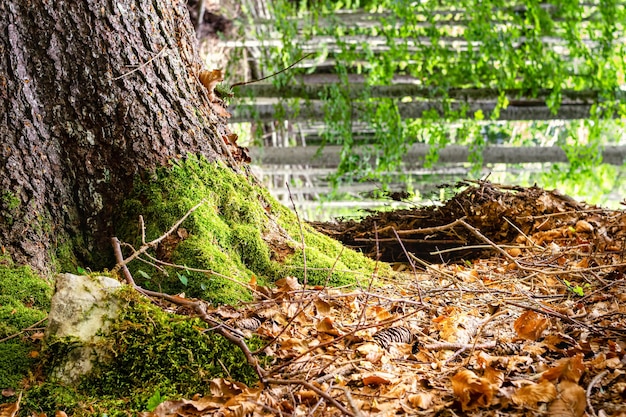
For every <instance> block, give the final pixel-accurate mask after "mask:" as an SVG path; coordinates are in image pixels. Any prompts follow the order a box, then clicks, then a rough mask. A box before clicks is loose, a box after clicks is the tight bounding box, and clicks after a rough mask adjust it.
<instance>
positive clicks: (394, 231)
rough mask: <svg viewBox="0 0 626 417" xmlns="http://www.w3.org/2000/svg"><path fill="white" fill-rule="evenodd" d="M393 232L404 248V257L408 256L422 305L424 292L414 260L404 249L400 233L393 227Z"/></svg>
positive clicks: (403, 248)
mask: <svg viewBox="0 0 626 417" xmlns="http://www.w3.org/2000/svg"><path fill="white" fill-rule="evenodd" d="M391 230H393V234H394V235H396V239H398V242H399V243H400V247H401V248H402V251H403V252H404V256H406V259H407V260H408V261H409V265H411V268H412V269H413V276H414V277H415V285H416V286H417V296H418V297H419V300H420V303H421V302H423V300H422V291H421V290H420V285H419V283H418V282H417V270H416V269H415V263H413V260H412V259H411V257H410V256H409V253H408V252H407V250H406V248H405V247H404V243H402V239H400V236H398V232H396V229H395V228H393V227H392V228H391Z"/></svg>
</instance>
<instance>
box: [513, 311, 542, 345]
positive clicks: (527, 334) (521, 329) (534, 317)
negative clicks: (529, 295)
mask: <svg viewBox="0 0 626 417" xmlns="http://www.w3.org/2000/svg"><path fill="white" fill-rule="evenodd" d="M548 323H549V322H548V319H547V318H545V317H544V316H543V315H541V314H538V313H536V312H534V311H532V310H526V311H525V312H524V313H522V315H521V316H519V317H518V319H517V320H515V323H514V324H513V328H514V329H515V332H517V335H518V336H519V337H520V338H522V339H526V340H537V339H539V338H540V337H541V334H542V333H543V331H544V330H545V329H546V328H547V327H548Z"/></svg>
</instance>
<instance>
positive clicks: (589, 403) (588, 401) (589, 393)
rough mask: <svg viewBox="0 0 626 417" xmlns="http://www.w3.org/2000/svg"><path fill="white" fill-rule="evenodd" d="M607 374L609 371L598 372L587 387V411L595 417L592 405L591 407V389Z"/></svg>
mask: <svg viewBox="0 0 626 417" xmlns="http://www.w3.org/2000/svg"><path fill="white" fill-rule="evenodd" d="M608 373H609V371H602V372H600V373H599V374H598V375H596V376H595V377H593V379H592V380H591V382H590V383H589V385H588V386H587V393H586V394H587V395H586V397H587V407H589V410H590V411H591V415H592V416H594V417H596V416H597V414H596V410H594V409H593V405H591V390H593V387H594V386H595V385H596V384H597V383H598V382H600V380H601V379H602V378H604V377H605V375H607V374H608Z"/></svg>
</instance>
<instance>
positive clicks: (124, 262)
mask: <svg viewBox="0 0 626 417" xmlns="http://www.w3.org/2000/svg"><path fill="white" fill-rule="evenodd" d="M205 202H206V200H205V199H202V200H201V201H200V202H199V203H198V204H196V205H195V206H193V207H192V208H190V209H189V211H188V212H187V213H185V215H184V216H183V217H181V218H180V220H178V221H177V222H176V223H175V224H174V226H172V228H171V229H170V230H168V231H167V232H165V234H163V235H162V236H160V237H158V238H156V239H154V240H153V241H150V242H148V243H146V244H145V245H143V246H142V247H140V248H139V249H138V250H137V251H136V252H135V253H133V254H132V255H130V256H129V257H128V258H126V259H123V257H121V258H122V260H121V261H120V260H119V259H116V260H117V265H115V267H114V268H113V269H112V270H111V271H112V272H113V273H116V272H117V271H118V270H119V269H120V268H122V267H124V266H125V265H127V264H128V263H129V262H130V261H132V260H133V259H136V258H137V257H138V256H140V255H141V254H143V253H145V252H146V251H147V250H148V249H150V248H153V247H155V246H156V245H158V244H159V243H160V242H161V241H162V240H163V239H165V238H166V237H168V236H169V235H171V234H172V233H174V232H175V231H176V229H178V227H179V226H180V225H181V224H182V223H183V222H184V221H185V220H186V219H187V217H189V216H190V215H191V213H193V212H194V211H196V210H197V209H198V207H200V206H201V205H203V204H204V203H205ZM113 239H116V240H117V238H113ZM117 246H118V247H119V240H118V241H117ZM113 247H114V248H115V244H113ZM120 255H121V249H120ZM116 258H117V256H116ZM124 275H126V273H124ZM126 279H127V280H128V276H127V275H126ZM130 279H131V280H132V276H131V277H130Z"/></svg>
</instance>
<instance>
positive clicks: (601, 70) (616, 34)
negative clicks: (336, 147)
mask: <svg viewBox="0 0 626 417" xmlns="http://www.w3.org/2000/svg"><path fill="white" fill-rule="evenodd" d="M294 4H296V3H293V2H288V1H286V0H279V1H275V2H272V6H273V14H274V16H275V21H274V22H273V24H274V25H275V28H276V32H275V33H274V35H275V36H277V37H279V40H280V45H281V46H279V47H273V49H272V50H271V51H270V54H269V56H270V57H271V58H272V60H271V61H270V62H269V64H270V65H269V67H270V71H271V70H275V69H277V68H280V67H284V66H286V65H287V64H288V63H289V62H293V61H294V60H295V59H297V57H299V56H302V54H303V53H306V52H309V51H313V52H317V53H318V56H317V63H318V64H319V63H322V62H327V63H332V65H333V68H332V69H331V71H332V72H333V73H334V74H336V75H337V76H338V81H337V82H336V83H334V84H331V85H329V86H326V87H325V88H324V90H323V93H320V96H319V97H313V98H312V97H307V98H306V99H307V100H309V101H316V100H318V99H321V100H323V102H324V105H323V109H324V114H325V118H324V122H325V125H326V131H325V132H323V137H324V138H325V143H333V144H341V145H343V152H342V163H341V164H340V166H339V170H338V172H337V174H336V175H335V176H334V182H335V183H338V182H340V181H342V178H343V179H346V178H347V179H354V178H362V179H370V178H375V177H377V176H380V174H381V173H384V172H387V171H389V170H393V169H394V168H397V167H398V166H400V164H401V158H402V155H403V154H404V153H405V151H406V149H407V148H408V147H409V146H410V145H411V144H413V143H415V142H424V143H428V144H430V145H431V149H433V153H432V155H431V157H430V158H429V161H430V162H434V161H435V160H436V150H437V149H440V148H442V147H443V146H445V145H446V144H448V143H459V144H470V145H471V147H472V149H473V152H472V154H471V155H472V156H471V157H470V159H471V162H472V163H473V164H474V166H475V167H480V166H481V165H482V161H481V159H480V155H481V154H482V150H483V148H484V147H485V146H486V145H487V144H488V143H489V140H488V137H487V135H486V133H485V132H487V131H488V130H489V129H490V128H489V127H485V126H489V125H490V123H491V124H493V123H494V121H496V120H498V119H499V118H500V117H501V115H503V114H504V113H503V112H505V111H507V109H508V108H509V107H511V106H514V107H519V106H522V105H524V106H526V105H529V104H533V105H534V106H545V107H546V108H547V109H549V111H550V112H551V114H552V115H558V117H560V118H564V119H567V118H572V119H573V118H580V117H586V118H587V119H588V120H589V123H587V124H586V125H585V129H576V128H569V129H565V132H566V134H567V135H568V137H569V139H570V140H569V142H570V143H569V144H568V146H570V147H571V148H570V149H569V151H568V155H570V156H571V158H572V159H571V160H570V161H577V162H576V163H573V164H572V165H571V168H572V169H574V170H576V169H580V168H582V167H583V166H591V165H592V164H593V165H597V163H598V162H599V161H598V160H597V157H596V155H598V152H597V150H598V146H600V145H601V142H602V141H601V136H602V131H601V129H602V128H603V127H606V126H607V123H604V122H603V121H604V120H610V119H611V118H615V117H623V116H624V115H626V104H624V100H623V97H624V92H623V90H622V86H623V85H625V84H626V81H625V73H626V63H625V56H626V51H625V43H626V42H625V38H624V35H623V34H624V33H625V30H624V29H625V28H624V22H626V12H625V10H626V7H625V5H624V2H623V1H619V0H600V1H592V2H574V1H569V0H557V1H554V2H551V3H550V4H548V3H539V2H532V1H522V2H519V1H518V2H512V1H505V0H487V1H479V0H459V1H454V2H451V1H423V2H414V1H408V0H362V1H359V0H344V1H330V0H325V1H324V0H322V1H319V2H317V1H316V2H313V1H310V2H307V1H304V2H300V3H298V5H297V6H294ZM302 71H308V72H314V71H316V67H315V66H312V67H310V68H308V69H304V70H302ZM296 74H297V72H296V71H289V72H288V73H285V74H284V76H283V77H277V79H274V80H273V81H272V82H273V84H274V85H275V86H276V87H281V88H283V90H284V91H288V87H289V86H297V83H298V78H296V77H295V76H296ZM354 74H357V75H360V76H362V77H363V80H364V83H363V84H361V85H360V87H359V88H358V89H356V88H355V86H354V84H351V83H350V82H349V77H350V76H351V75H354ZM281 75H283V74H281ZM398 76H404V77H409V79H410V80H411V82H412V83H413V85H414V87H416V88H419V89H420V90H421V91H422V94H419V95H411V94H410V93H408V90H409V89H407V95H406V96H402V97H398V96H391V97H384V96H383V97H381V96H380V94H378V93H376V91H377V89H380V88H382V87H385V86H389V87H393V83H394V79H395V78H396V77H398ZM300 82H301V81H300ZM302 87H306V88H310V87H311V86H309V85H303V86H302ZM477 90H478V91H490V92H492V96H491V97H490V100H491V101H490V102H489V103H491V104H490V107H484V106H483V105H482V104H481V106H482V107H481V106H477V104H480V103H483V104H484V103H485V101H484V100H483V101H481V100H480V99H472V98H471V94H468V95H466V96H465V97H463V96H462V95H463V93H460V94H459V91H461V92H463V91H468V92H471V91H477ZM572 94H573V95H576V94H580V95H583V96H585V97H586V98H585V99H583V100H582V101H580V100H579V99H573V98H571V97H572ZM581 103H582V104H584V105H586V107H584V108H585V109H586V110H585V111H586V112H587V113H584V112H583V113H581V112H580V111H579V107H580V105H581ZM592 103H593V106H591V104H592ZM423 105H427V106H426V107H424V108H425V109H429V110H425V111H421V112H420V113H419V116H417V117H419V118H417V119H413V118H408V119H407V113H408V112H407V110H406V109H407V108H412V107H415V106H423ZM287 107H289V104H287ZM519 108H520V109H521V110H523V109H524V108H522V107H519ZM434 109H436V110H434ZM484 109H487V110H488V111H485V110H484ZM521 110H520V111H521ZM507 112H508V111H507ZM509 113H510V112H508V113H507V114H509ZM355 117H358V118H359V119H361V120H365V121H366V122H367V124H368V126H369V129H371V130H372V131H373V132H374V139H373V141H370V142H368V143H367V150H366V152H360V153H359V154H357V153H355V152H354V148H355V145H356V141H355V139H354V136H353V129H352V127H353V124H354V122H355ZM414 117H415V116H414ZM507 117H508V116H507ZM554 117H556V116H554ZM496 126H498V125H496ZM566 127H567V126H566ZM509 130H511V129H509ZM580 132H584V135H583V136H584V137H581V136H580ZM564 145H565V144H564ZM583 147H584V149H586V151H585V152H583V151H582V149H583ZM578 148H580V149H578Z"/></svg>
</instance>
